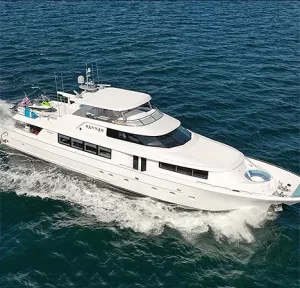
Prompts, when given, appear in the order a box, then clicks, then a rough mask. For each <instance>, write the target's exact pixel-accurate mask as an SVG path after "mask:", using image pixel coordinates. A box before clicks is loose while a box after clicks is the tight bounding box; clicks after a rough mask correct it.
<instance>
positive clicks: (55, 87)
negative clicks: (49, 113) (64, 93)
mask: <svg viewBox="0 0 300 288" xmlns="http://www.w3.org/2000/svg"><path fill="white" fill-rule="evenodd" d="M54 79H55V88H56V99H57V103H58V116H59V117H60V104H59V101H58V100H59V99H58V93H57V92H58V91H57V79H56V73H54Z"/></svg>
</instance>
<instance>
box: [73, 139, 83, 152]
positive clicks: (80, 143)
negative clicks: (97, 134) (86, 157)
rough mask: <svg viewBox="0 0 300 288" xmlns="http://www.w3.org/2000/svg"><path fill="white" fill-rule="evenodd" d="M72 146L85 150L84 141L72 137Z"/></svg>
mask: <svg viewBox="0 0 300 288" xmlns="http://www.w3.org/2000/svg"><path fill="white" fill-rule="evenodd" d="M72 147H74V148H76V149H79V150H83V141H81V140H77V139H73V138H72Z"/></svg>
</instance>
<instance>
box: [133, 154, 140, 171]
mask: <svg viewBox="0 0 300 288" xmlns="http://www.w3.org/2000/svg"><path fill="white" fill-rule="evenodd" d="M133 169H135V170H138V169H139V157H137V156H133Z"/></svg>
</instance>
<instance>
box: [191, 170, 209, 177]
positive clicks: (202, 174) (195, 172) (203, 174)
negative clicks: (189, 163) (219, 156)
mask: <svg viewBox="0 0 300 288" xmlns="http://www.w3.org/2000/svg"><path fill="white" fill-rule="evenodd" d="M193 176H194V177H198V178H202V179H207V178H208V172H207V171H202V170H195V169H194V170H193Z"/></svg>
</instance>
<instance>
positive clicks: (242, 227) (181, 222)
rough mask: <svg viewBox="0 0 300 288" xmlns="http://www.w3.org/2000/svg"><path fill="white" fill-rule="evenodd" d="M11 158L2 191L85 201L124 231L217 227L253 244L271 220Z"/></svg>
mask: <svg viewBox="0 0 300 288" xmlns="http://www.w3.org/2000/svg"><path fill="white" fill-rule="evenodd" d="M8 158H9V160H10V164H9V165H10V168H9V169H7V170H4V169H0V179H1V180H0V190H2V191H15V192H16V193H17V194H19V195H27V196H38V197H41V198H46V197H47V198H52V199H59V200H63V201H67V202H69V203H71V204H76V205H80V207H81V209H82V212H83V213H85V214H88V215H93V216H94V217H95V218H96V219H97V221H99V222H104V223H115V224H116V225H117V226H118V227H120V228H122V229H127V228H130V229H132V230H134V231H136V232H140V233H145V234H148V235H159V234H161V233H162V232H163V231H164V228H165V227H166V226H168V227H171V228H173V229H176V230H177V231H179V232H180V233H181V234H182V235H183V236H184V237H185V238H186V239H188V240H190V241H194V240H195V239H197V238H198V237H199V236H200V235H201V234H203V233H207V232H208V231H212V233H213V235H214V236H215V238H216V239H217V240H218V241H222V240H223V239H226V240H228V241H235V242H236V241H244V242H252V241H254V240H255V239H254V236H253V231H252V229H253V228H259V227H262V225H263V224H264V222H265V221H266V219H267V218H266V214H262V213H261V212H259V211H258V210H257V211H256V210H255V209H243V210H236V211H232V212H227V213H211V212H203V211H185V210H179V209H177V208H175V207H174V206H172V205H168V204H165V203H161V202H158V201H155V200H152V199H149V198H140V197H134V196H130V197H129V196H127V195H124V194H122V193H118V192H117V191H113V190H111V189H109V188H107V186H105V185H103V184H102V183H101V182H97V181H94V180H92V179H88V178H86V177H80V176H79V177H78V176H74V175H75V174H73V173H66V172H65V171H61V170H60V169H59V168H57V167H55V166H52V165H50V164H49V165H48V164H47V163H45V162H42V161H39V160H33V159H31V158H28V157H26V156H19V155H9V156H8ZM14 158H16V159H14ZM14 161H15V163H14Z"/></svg>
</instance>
